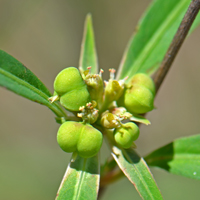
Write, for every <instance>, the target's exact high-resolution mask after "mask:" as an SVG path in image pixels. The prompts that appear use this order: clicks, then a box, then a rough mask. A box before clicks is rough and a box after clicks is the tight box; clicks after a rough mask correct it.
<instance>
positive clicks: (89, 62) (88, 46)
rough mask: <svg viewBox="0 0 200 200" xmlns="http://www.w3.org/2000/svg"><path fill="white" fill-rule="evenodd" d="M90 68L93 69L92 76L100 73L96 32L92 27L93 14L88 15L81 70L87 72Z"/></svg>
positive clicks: (82, 48) (80, 63) (81, 56)
mask: <svg viewBox="0 0 200 200" xmlns="http://www.w3.org/2000/svg"><path fill="white" fill-rule="evenodd" d="M90 66H91V67H92V68H91V73H92V74H95V73H97V72H98V60H97V54H96V47H95V39H94V31H93V26H92V16H91V14H88V15H87V17H86V20H85V26H84V33H83V40H82V45H81V55H80V61H79V68H80V69H82V70H84V71H85V70H87V67H90Z"/></svg>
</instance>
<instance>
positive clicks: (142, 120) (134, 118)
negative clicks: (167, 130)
mask: <svg viewBox="0 0 200 200" xmlns="http://www.w3.org/2000/svg"><path fill="white" fill-rule="evenodd" d="M129 119H130V120H131V121H135V122H139V123H142V124H145V125H149V124H151V122H150V121H149V120H148V119H146V118H145V117H143V116H141V115H137V114H134V115H132V117H131V118H129Z"/></svg>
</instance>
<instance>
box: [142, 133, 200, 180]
mask: <svg viewBox="0 0 200 200" xmlns="http://www.w3.org/2000/svg"><path fill="white" fill-rule="evenodd" d="M199 144H200V135H194V136H190V137H183V138H180V139H177V140H175V141H173V142H171V143H169V144H167V145H165V146H164V147H161V148H159V149H157V150H155V151H154V152H152V153H150V154H149V155H148V156H146V157H145V160H146V162H147V163H148V164H149V165H150V166H156V167H160V168H162V169H165V170H167V171H169V172H171V173H173V174H178V175H182V176H186V177H189V178H193V179H198V180H200V145H199Z"/></svg>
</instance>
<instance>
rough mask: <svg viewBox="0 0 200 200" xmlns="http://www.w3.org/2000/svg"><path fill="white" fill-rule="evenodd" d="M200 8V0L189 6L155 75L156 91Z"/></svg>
mask: <svg viewBox="0 0 200 200" xmlns="http://www.w3.org/2000/svg"><path fill="white" fill-rule="evenodd" d="M199 9H200V0H193V1H192V2H191V3H190V6H189V7H188V10H187V12H186V14H185V16H184V18H183V20H182V22H181V25H180V26H179V28H178V30H177V32H176V35H175V36H174V39H173V40H172V42H171V45H170V46H169V48H168V51H167V53H166V54H165V57H164V59H163V61H162V63H161V65H160V67H159V69H158V71H157V72H156V74H155V75H154V83H155V85H156V91H158V89H159V88H160V86H161V84H162V82H163V80H164V78H165V76H166V74H167V72H168V71H169V69H170V67H171V65H172V63H173V61H174V59H175V57H176V55H177V53H178V51H179V49H180V47H181V45H182V43H183V41H184V40H185V38H186V36H187V34H188V31H189V30H190V27H191V25H192V23H193V21H194V19H195V17H196V15H197V14H198V12H199Z"/></svg>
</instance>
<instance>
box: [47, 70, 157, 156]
mask: <svg viewBox="0 0 200 200" xmlns="http://www.w3.org/2000/svg"><path fill="white" fill-rule="evenodd" d="M90 69H91V67H88V69H87V70H86V71H83V70H80V71H79V70H78V69H77V68H75V67H68V68H66V69H64V70H62V71H61V72H60V73H59V74H58V75H57V76H56V78H55V81H54V96H52V97H50V98H49V100H50V102H52V103H53V102H54V101H58V100H59V101H60V103H61V105H62V106H63V107H64V108H66V109H67V110H68V111H71V112H72V113H73V114H75V115H76V116H77V121H64V122H63V123H62V125H61V126H60V128H59V130H58V134H57V141H58V144H59V146H60V147H61V149H62V150H64V151H66V152H75V153H77V154H79V155H80V156H81V157H84V158H88V157H92V156H94V155H95V154H97V153H98V151H99V150H100V148H101V145H102V140H103V134H102V132H106V130H111V131H112V132H113V136H112V140H113V142H114V144H115V145H117V146H119V147H121V148H130V147H132V146H133V147H134V146H135V144H134V141H135V140H137V138H138V137H139V133H140V131H139V128H138V126H137V125H136V124H135V123H134V122H130V121H137V122H141V120H140V119H141V116H139V115H138V114H144V113H146V112H149V111H151V110H152V109H153V108H154V97H155V85H154V82H153V80H152V79H151V78H150V77H149V76H148V75H146V74H144V73H138V74H135V75H134V76H133V77H131V78H130V81H129V82H128V83H126V82H127V77H126V78H124V79H122V80H115V70H114V69H110V70H109V71H110V79H109V81H103V79H102V73H103V70H100V72H99V74H91V72H90ZM104 85H105V87H104ZM124 120H126V121H127V120H128V121H129V122H126V123H123V121H124ZM104 130H105V131H104Z"/></svg>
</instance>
